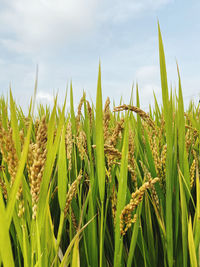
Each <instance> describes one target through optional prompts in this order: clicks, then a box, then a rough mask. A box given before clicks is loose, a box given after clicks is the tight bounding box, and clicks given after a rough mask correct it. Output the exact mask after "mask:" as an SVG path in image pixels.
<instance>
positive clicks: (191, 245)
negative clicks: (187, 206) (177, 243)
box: [188, 216, 198, 267]
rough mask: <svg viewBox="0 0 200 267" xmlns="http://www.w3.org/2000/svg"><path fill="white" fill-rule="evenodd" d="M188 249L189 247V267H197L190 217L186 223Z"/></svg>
mask: <svg viewBox="0 0 200 267" xmlns="http://www.w3.org/2000/svg"><path fill="white" fill-rule="evenodd" d="M188 247H189V253H190V263H191V267H197V266H198V265H197V257H196V252H195V245H194V238H193V232H192V220H191V216H190V217H189V222H188Z"/></svg>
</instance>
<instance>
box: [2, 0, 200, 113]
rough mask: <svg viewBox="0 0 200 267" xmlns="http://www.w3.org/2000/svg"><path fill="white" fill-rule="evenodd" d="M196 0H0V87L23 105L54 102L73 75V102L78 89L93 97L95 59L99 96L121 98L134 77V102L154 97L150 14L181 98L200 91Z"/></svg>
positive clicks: (156, 80)
mask: <svg viewBox="0 0 200 267" xmlns="http://www.w3.org/2000/svg"><path fill="white" fill-rule="evenodd" d="M199 14H200V1H198V0H196V1H195V0H191V1H188V0H177V1H176V0H115V1H114V0H112V1H111V0H84V1H83V0H34V1H32V0H0V93H1V94H3V95H4V96H6V95H7V94H8V91H9V85H10V84H11V87H12V91H13V95H14V97H15V99H16V101H17V103H19V104H20V105H22V106H23V108H24V109H26V108H27V106H28V102H29V101H30V98H31V96H32V95H33V88H34V81H35V75H36V66H37V64H38V66H39V83H38V95H37V100H38V101H42V102H43V103H44V102H45V103H49V104H52V100H53V95H55V94H56V93H57V92H58V93H59V101H60V103H61V102H62V99H63V97H64V95H65V91H66V87H67V86H68V87H69V84H70V81H71V80H72V82H73V88H74V97H75V103H76V104H77V103H78V101H79V99H80V98H81V96H82V92H83V89H84V90H85V91H86V95H87V97H88V98H92V100H93V101H95V96H96V87H97V75H98V64H99V59H100V60H101V67H102V90H103V98H104V100H105V99H106V97H107V96H109V97H110V98H111V101H113V100H115V102H116V103H119V100H120V97H121V96H122V97H123V100H124V103H128V101H129V98H130V94H131V87H132V84H135V83H136V82H138V84H139V92H140V99H141V106H142V107H143V108H144V109H147V108H148V105H149V103H153V91H155V93H156V95H157V98H158V100H160V99H161V89H160V74H159V58H158V33H157V19H159V22H160V26H161V31H162V36H163V42H164V48H165V54H166V63H167V71H168V82H169V85H172V87H173V88H175V87H176V86H177V71H176V60H177V61H178V64H179V68H180V74H181V79H182V87H183V95H184V99H185V103H186V104H187V103H188V101H189V100H190V99H193V100H194V101H196V102H197V101H198V99H199V97H200V89H199V88H200V15H199Z"/></svg>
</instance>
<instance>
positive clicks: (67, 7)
mask: <svg viewBox="0 0 200 267" xmlns="http://www.w3.org/2000/svg"><path fill="white" fill-rule="evenodd" d="M3 2H4V5H2V7H1V11H0V25H1V28H0V30H1V31H2V32H5V29H6V30H7V32H11V33H12V38H11V39H12V40H13V37H14V38H15V39H16V40H17V41H18V42H21V43H23V44H24V45H26V46H29V47H31V48H32V49H33V48H34V49H36V48H38V47H37V46H39V47H40V46H41V45H51V43H56V42H61V41H62V40H66V39H68V40H71V38H72V37H74V36H75V37H76V36H79V35H80V34H81V33H83V32H85V31H87V30H89V29H90V28H91V27H92V25H93V23H92V20H93V14H94V12H93V11H94V8H95V3H96V1H92V0H85V1H82V0H76V1H74V0H67V1H66V0H57V1H54V0H35V1H30V0H18V1H15V0H10V1H6V0H4V1H3ZM7 42H9V40H7ZM4 43H5V44H6V42H5V41H4Z"/></svg>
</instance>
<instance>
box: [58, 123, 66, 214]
mask: <svg viewBox="0 0 200 267" xmlns="http://www.w3.org/2000/svg"><path fill="white" fill-rule="evenodd" d="M66 191H67V166H66V150H65V127H64V126H63V129H62V135H61V141H60V148H59V153H58V200H59V204H60V209H61V210H62V211H64V208H65V203H66Z"/></svg>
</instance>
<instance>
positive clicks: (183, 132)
mask: <svg viewBox="0 0 200 267" xmlns="http://www.w3.org/2000/svg"><path fill="white" fill-rule="evenodd" d="M158 39H159V58H160V75H161V87H162V105H161V106H159V105H158V102H157V99H156V96H155V104H154V106H153V107H150V108H149V111H148V112H144V111H143V110H142V109H140V99H139V92H138V88H137V86H136V88H135V91H133V92H132V95H131V98H130V102H129V103H126V104H123V103H120V104H119V105H116V106H114V108H112V109H111V107H110V106H111V104H110V99H109V98H107V100H106V102H105V103H102V88H101V68H100V66H99V74H98V82H97V94H96V103H91V102H89V101H88V100H87V97H86V95H85V93H84V94H83V96H82V98H81V100H80V103H79V106H78V110H75V109H74V104H73V88H72V85H71V87H70V90H69V93H68V94H66V99H65V101H64V104H63V106H62V107H60V106H59V105H58V104H57V98H55V100H54V107H53V108H52V109H50V108H49V107H47V106H43V105H39V106H37V107H35V95H36V90H37V88H36V87H37V86H36V87H35V95H34V97H33V99H32V101H31V103H30V106H29V112H28V115H26V116H25V115H24V113H23V110H22V109H21V107H19V106H18V105H17V103H15V101H14V99H13V96H12V92H11V91H10V96H9V99H6V98H5V97H3V96H2V97H1V98H0V266H5V267H12V266H26V267H31V266H38V267H46V266H71V267H78V266H91V267H96V266H99V267H111V266H114V267H121V266H122V267H125V266H127V267H131V266H135V267H137V266H138V267H141V266H145V267H148V266H150V267H156V266H161V267H162V266H163V267H165V266H166V267H168V266H169V267H172V266H177V267H179V266H181V267H182V266H183V267H186V266H192V267H197V266H200V184H199V183H200V181H199V151H200V146H199V137H200V136H199V131H200V107H199V105H197V106H195V105H194V104H193V103H192V102H191V104H190V105H189V107H187V109H185V108H184V103H183V96H182V89H181V79H180V75H179V70H178V66H177V73H178V75H177V77H178V88H177V92H172V91H171V90H169V89H168V83H167V72H166V66H165V55H164V49H163V43H162V37H161V33H160V28H159V26H158ZM36 84H37V81H36ZM68 97H69V99H70V108H69V110H67V109H66V100H67V98H68Z"/></svg>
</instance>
